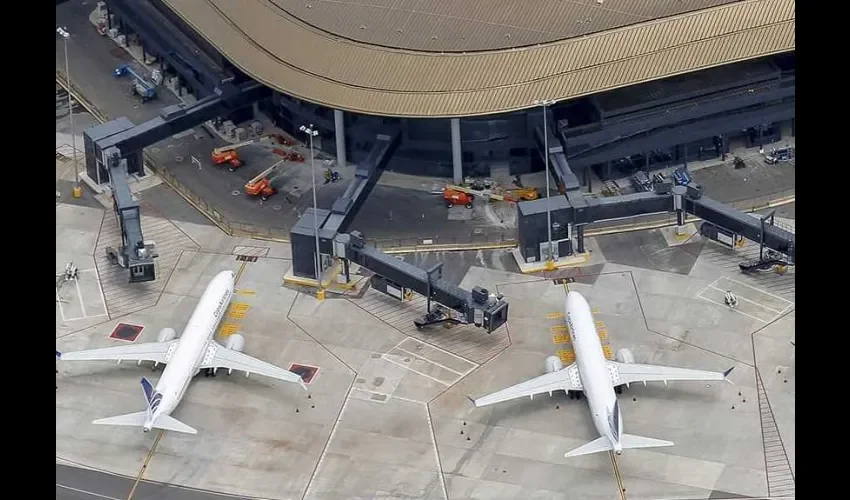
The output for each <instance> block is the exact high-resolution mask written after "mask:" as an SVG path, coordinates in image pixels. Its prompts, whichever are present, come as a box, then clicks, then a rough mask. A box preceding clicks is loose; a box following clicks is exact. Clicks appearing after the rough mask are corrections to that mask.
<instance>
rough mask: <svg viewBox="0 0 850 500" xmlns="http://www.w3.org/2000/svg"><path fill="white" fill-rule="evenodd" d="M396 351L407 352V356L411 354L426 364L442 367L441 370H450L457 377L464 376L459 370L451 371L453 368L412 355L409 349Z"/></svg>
mask: <svg viewBox="0 0 850 500" xmlns="http://www.w3.org/2000/svg"><path fill="white" fill-rule="evenodd" d="M396 349H398V350H399V351H401V352H406V353H407V354H410V355H411V356H413V357H414V358H419V359H421V360H422V361H425V362H426V363H431V364H432V365H434V366H439V367H440V368H442V369H443V370H448V371H450V372H452V373H454V374H455V375H458V376H462V375H463V374H462V373H461V372H459V371H457V370H452V369H451V368H449V367H448V366H445V365H441V364H440V363H437V362H436V361H431V360H430V359H428V358H426V357H423V356H420V355H418V354H415V353H412V352H410V351H408V350H407V349H402V348H401V347H396Z"/></svg>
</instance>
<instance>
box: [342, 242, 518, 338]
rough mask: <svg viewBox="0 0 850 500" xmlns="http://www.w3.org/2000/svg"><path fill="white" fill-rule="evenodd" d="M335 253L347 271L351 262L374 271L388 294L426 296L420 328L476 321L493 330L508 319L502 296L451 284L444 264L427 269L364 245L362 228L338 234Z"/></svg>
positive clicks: (376, 281) (379, 286)
mask: <svg viewBox="0 0 850 500" xmlns="http://www.w3.org/2000/svg"><path fill="white" fill-rule="evenodd" d="M333 252H334V257H336V258H339V259H344V261H345V262H346V266H345V268H346V273H347V270H348V265H347V262H348V261H350V262H354V263H356V264H358V265H359V266H361V267H364V268H366V269H368V270H370V271H372V272H374V273H375V276H373V277H372V278H371V279H372V283H373V286H374V287H375V288H377V289H378V290H381V291H383V292H384V293H387V294H388V295H391V296H395V297H397V298H401V297H402V296H403V295H404V291H405V290H410V291H413V292H416V293H418V294H420V295H422V296H424V297H425V298H426V299H427V300H428V311H427V314H426V315H425V316H424V317H422V318H420V319H418V320H416V321H415V322H414V323H415V324H416V326H417V327H419V328H423V327H425V326H428V325H432V324H436V323H442V322H445V321H453V322H457V323H461V324H474V325H475V326H477V327H479V328H483V329H485V330H487V333H491V332H493V331H494V330H496V329H497V328H499V327H500V326H502V325H504V324H505V322H507V320H508V303H507V302H505V300H504V299H503V298H502V296H501V295H498V296H497V295H491V294H490V293H489V292H488V291H487V290H486V289H484V288H481V287H478V286H476V287H474V288H473V289H472V291H471V292H469V291H466V290H464V289H462V288H460V287H457V286H455V285H452V284H451V283H449V282H447V281H444V280H443V279H442V264H438V265H436V266H434V267H433V268H432V269H429V270H427V271H426V270H425V269H422V268H420V267H417V266H414V265H412V264H409V263H407V262H404V261H403V260H401V259H399V258H397V257H394V256H392V255H387V254H385V253H384V252H382V251H380V250H378V249H377V248H375V247H373V246H368V245H365V244H364V239H363V234H361V233H360V232H359V231H352V232H351V233H350V234H338V235H337V236H336V237H335V238H334V241H333ZM347 278H348V276H346V279H347ZM431 301H434V302H437V303H438V304H439V305H440V306H444V307H446V308H449V309H451V310H452V311H455V312H456V313H457V316H453V315H451V314H449V313H448V312H447V311H445V310H443V309H442V308H441V307H439V306H437V307H436V308H433V309H432V307H431Z"/></svg>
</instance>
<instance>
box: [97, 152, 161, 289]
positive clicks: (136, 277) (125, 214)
mask: <svg viewBox="0 0 850 500" xmlns="http://www.w3.org/2000/svg"><path fill="white" fill-rule="evenodd" d="M107 165H108V166H109V174H110V175H109V179H110V187H111V188H112V201H113V208H114V209H115V217H116V218H117V219H118V226H119V227H120V228H121V247H120V248H118V249H115V248H112V247H106V256H107V258H108V259H109V260H110V262H112V263H113V264H117V265H119V266H121V267H123V268H124V269H129V270H130V283H143V282H145V281H153V280H155V279H156V266H155V265H154V262H153V259H154V258H156V257H157V254H156V253H155V251H154V248H153V244H152V243H151V244H147V243H145V241H144V239H143V237H142V223H141V217H142V214H141V211H140V210H139V203H138V202H137V201H135V200H134V199H133V194H132V193H131V192H130V185H129V184H128V183H127V174H126V170H127V167H126V163H125V162H122V161H121V158H120V157H119V156H118V153H117V152H113V156H112V157H110V158H109V159H108V162H107Z"/></svg>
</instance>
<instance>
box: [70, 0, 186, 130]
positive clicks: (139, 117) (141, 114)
mask: <svg viewBox="0 0 850 500" xmlns="http://www.w3.org/2000/svg"><path fill="white" fill-rule="evenodd" d="M96 3H97V2H95V1H94V0H88V1H81V0H71V1H70V2H65V3H63V4H61V5H57V6H56V25H57V26H63V27H65V28H67V30H68V32H69V33H70V34H71V37H70V39H68V63H69V65H70V66H71V82H72V83H73V84H74V85H75V86H77V88H79V89H80V91H81V92H82V93H83V95H84V96H85V97H86V98H87V99H89V100H91V101H92V102H94V103H95V105H96V106H97V107H98V108H101V109H102V110H103V111H104V112H106V113H107V115H109V117H110V118H118V117H121V116H126V117H127V118H129V119H130V120H131V121H132V122H133V123H136V124H139V123H142V122H144V121H146V120H150V119H151V118H154V117H156V116H157V115H158V114H159V109H160V108H161V107H163V106H170V105H172V104H177V103H178V102H179V101H178V100H177V98H176V97H175V96H174V95H173V94H171V93H170V92H168V91H167V90H163V91H161V92H159V93H158V95H157V99H155V100H153V101H150V102H148V103H146V104H141V103H140V102H139V101H138V100H137V99H136V98H135V97H133V96H132V95H130V80H129V78H128V77H126V76H125V77H121V78H116V77H114V76H112V71H113V70H114V69H115V68H117V67H118V66H120V65H121V64H126V63H130V64H132V65H133V66H134V67H135V68H138V66H137V65H136V63H135V60H133V58H132V57H131V56H130V55H129V54H127V52H126V51H125V50H124V49H122V48H120V47H118V45H116V44H115V42H113V41H112V40H109V39H107V38H106V37H102V36H100V35H99V34H98V33H97V30H96V29H95V27H94V25H93V24H92V23H91V22H90V21H89V14H91V12H92V11H93V10H94V8H95V4H96ZM64 44H65V42H64V41H63V39H62V38H61V37H59V36H57V37H56V69H57V70H59V71H61V72H62V73H65V50H64Z"/></svg>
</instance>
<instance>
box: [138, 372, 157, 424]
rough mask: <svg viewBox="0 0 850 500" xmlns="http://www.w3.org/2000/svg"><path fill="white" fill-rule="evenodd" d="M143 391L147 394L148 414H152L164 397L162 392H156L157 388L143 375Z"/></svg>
mask: <svg viewBox="0 0 850 500" xmlns="http://www.w3.org/2000/svg"><path fill="white" fill-rule="evenodd" d="M141 384H142V393H143V395H144V396H145V403H147V414H148V416H152V415H153V412H154V411H156V408H157V406H159V402H160V400H161V399H162V394H160V393H158V392H156V389H154V388H153V384H151V383H150V380H148V379H147V378H146V377H142V380H141Z"/></svg>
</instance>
